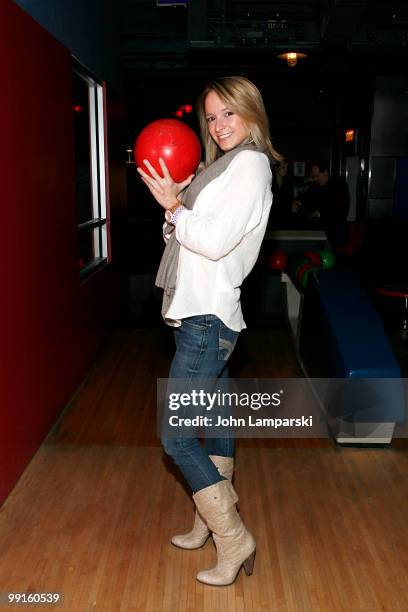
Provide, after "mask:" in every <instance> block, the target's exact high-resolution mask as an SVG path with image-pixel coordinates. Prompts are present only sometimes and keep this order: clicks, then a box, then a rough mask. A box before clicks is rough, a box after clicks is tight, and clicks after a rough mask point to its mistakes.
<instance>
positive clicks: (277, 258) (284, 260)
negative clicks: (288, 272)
mask: <svg viewBox="0 0 408 612" xmlns="http://www.w3.org/2000/svg"><path fill="white" fill-rule="evenodd" d="M287 265H288V256H287V253H284V252H283V251H274V252H273V253H272V255H270V256H269V267H270V268H272V270H285V268H286V266H287Z"/></svg>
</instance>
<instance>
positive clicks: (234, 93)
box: [197, 76, 283, 165]
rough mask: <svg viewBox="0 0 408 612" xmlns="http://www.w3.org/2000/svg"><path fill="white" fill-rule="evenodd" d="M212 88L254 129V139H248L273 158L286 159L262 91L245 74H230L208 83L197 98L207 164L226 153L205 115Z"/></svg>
mask: <svg viewBox="0 0 408 612" xmlns="http://www.w3.org/2000/svg"><path fill="white" fill-rule="evenodd" d="M211 91H213V92H215V93H216V94H217V95H218V96H219V97H220V98H221V100H223V101H224V102H225V103H226V104H227V106H228V108H229V109H231V110H232V111H233V112H234V113H236V114H237V115H239V116H240V117H241V119H243V121H245V123H246V124H247V126H248V128H249V129H250V140H249V141H248V143H254V144H256V145H257V146H258V147H260V148H261V149H263V150H264V151H265V153H266V155H268V157H269V158H270V160H271V161H272V162H273V161H275V162H280V161H281V160H282V159H283V158H282V156H281V155H280V154H279V153H278V152H277V151H276V149H275V148H274V146H273V144H272V141H271V136H270V133H269V120H268V117H267V114H266V111H265V106H264V103H263V100H262V96H261V92H260V91H259V89H258V88H257V87H256V86H255V85H254V84H253V83H252V82H251V81H249V80H248V79H246V78H245V77H242V76H228V77H221V78H219V79H216V80H214V81H211V82H209V83H207V85H206V86H205V88H204V91H203V92H202V93H201V95H200V97H199V98H198V100H197V114H198V119H199V122H200V130H201V136H202V139H203V144H204V148H205V159H206V164H207V165H209V164H211V163H212V162H213V161H215V160H216V159H218V158H219V157H221V155H222V151H221V149H219V147H218V146H217V145H216V143H215V142H214V140H213V139H212V138H211V136H210V132H209V129H208V124H207V119H206V116H205V108H204V106H205V99H206V97H207V95H208V94H209V93H210V92H211Z"/></svg>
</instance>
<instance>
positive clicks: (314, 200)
mask: <svg viewBox="0 0 408 612" xmlns="http://www.w3.org/2000/svg"><path fill="white" fill-rule="evenodd" d="M310 178H311V180H312V183H311V185H310V186H309V187H308V189H307V190H306V192H305V193H304V194H303V195H302V196H301V197H300V198H298V199H297V200H294V201H293V202H292V211H293V212H295V213H296V212H301V213H304V214H308V215H314V214H316V212H317V213H318V214H319V216H320V219H321V223H322V226H323V229H324V230H325V232H326V236H327V242H328V246H329V247H331V248H332V249H333V250H334V251H336V250H337V249H338V248H340V247H344V246H345V245H346V244H347V242H348V240H349V232H348V226H347V214H348V210H349V207H350V195H349V191H348V187H347V183H346V181H345V180H344V179H342V178H341V177H337V176H331V175H330V169H329V165H328V163H327V162H326V161H324V160H318V161H314V162H312V165H311V170H310Z"/></svg>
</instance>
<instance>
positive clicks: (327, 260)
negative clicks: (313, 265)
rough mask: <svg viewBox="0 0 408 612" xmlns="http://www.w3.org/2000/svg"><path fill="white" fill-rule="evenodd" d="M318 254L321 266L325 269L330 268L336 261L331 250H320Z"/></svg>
mask: <svg viewBox="0 0 408 612" xmlns="http://www.w3.org/2000/svg"><path fill="white" fill-rule="evenodd" d="M319 254H320V257H321V260H322V266H323V268H326V270H327V269H328V268H332V267H333V266H334V264H335V263H336V257H335V255H334V253H332V252H331V251H320V252H319Z"/></svg>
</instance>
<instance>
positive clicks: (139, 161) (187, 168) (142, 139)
mask: <svg viewBox="0 0 408 612" xmlns="http://www.w3.org/2000/svg"><path fill="white" fill-rule="evenodd" d="M134 156H135V162H136V166H138V167H139V168H142V169H143V170H144V171H145V172H146V173H148V174H150V172H149V170H148V168H147V167H146V165H145V164H144V163H143V160H145V159H147V160H148V161H149V162H150V163H151V165H152V166H153V168H154V169H155V170H156V172H157V173H158V174H159V175H160V176H161V177H163V171H162V168H161V166H160V163H159V158H160V157H161V158H162V159H163V160H164V162H165V164H166V166H167V168H168V170H169V172H170V175H171V177H172V179H173V180H174V182H175V183H181V182H182V181H185V180H186V179H187V178H188V177H189V176H190V175H191V174H194V173H195V171H196V170H197V167H198V164H199V163H200V159H201V147H200V141H199V140H198V138H197V136H196V135H195V133H194V132H193V130H192V129H191V128H190V127H189V126H188V125H186V124H185V123H183V122H182V121H177V120H176V119H157V120H156V121H153V122H152V123H149V125H147V126H146V127H145V128H144V129H143V130H142V131H141V132H140V134H139V136H138V137H137V138H136V141H135V147H134Z"/></svg>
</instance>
